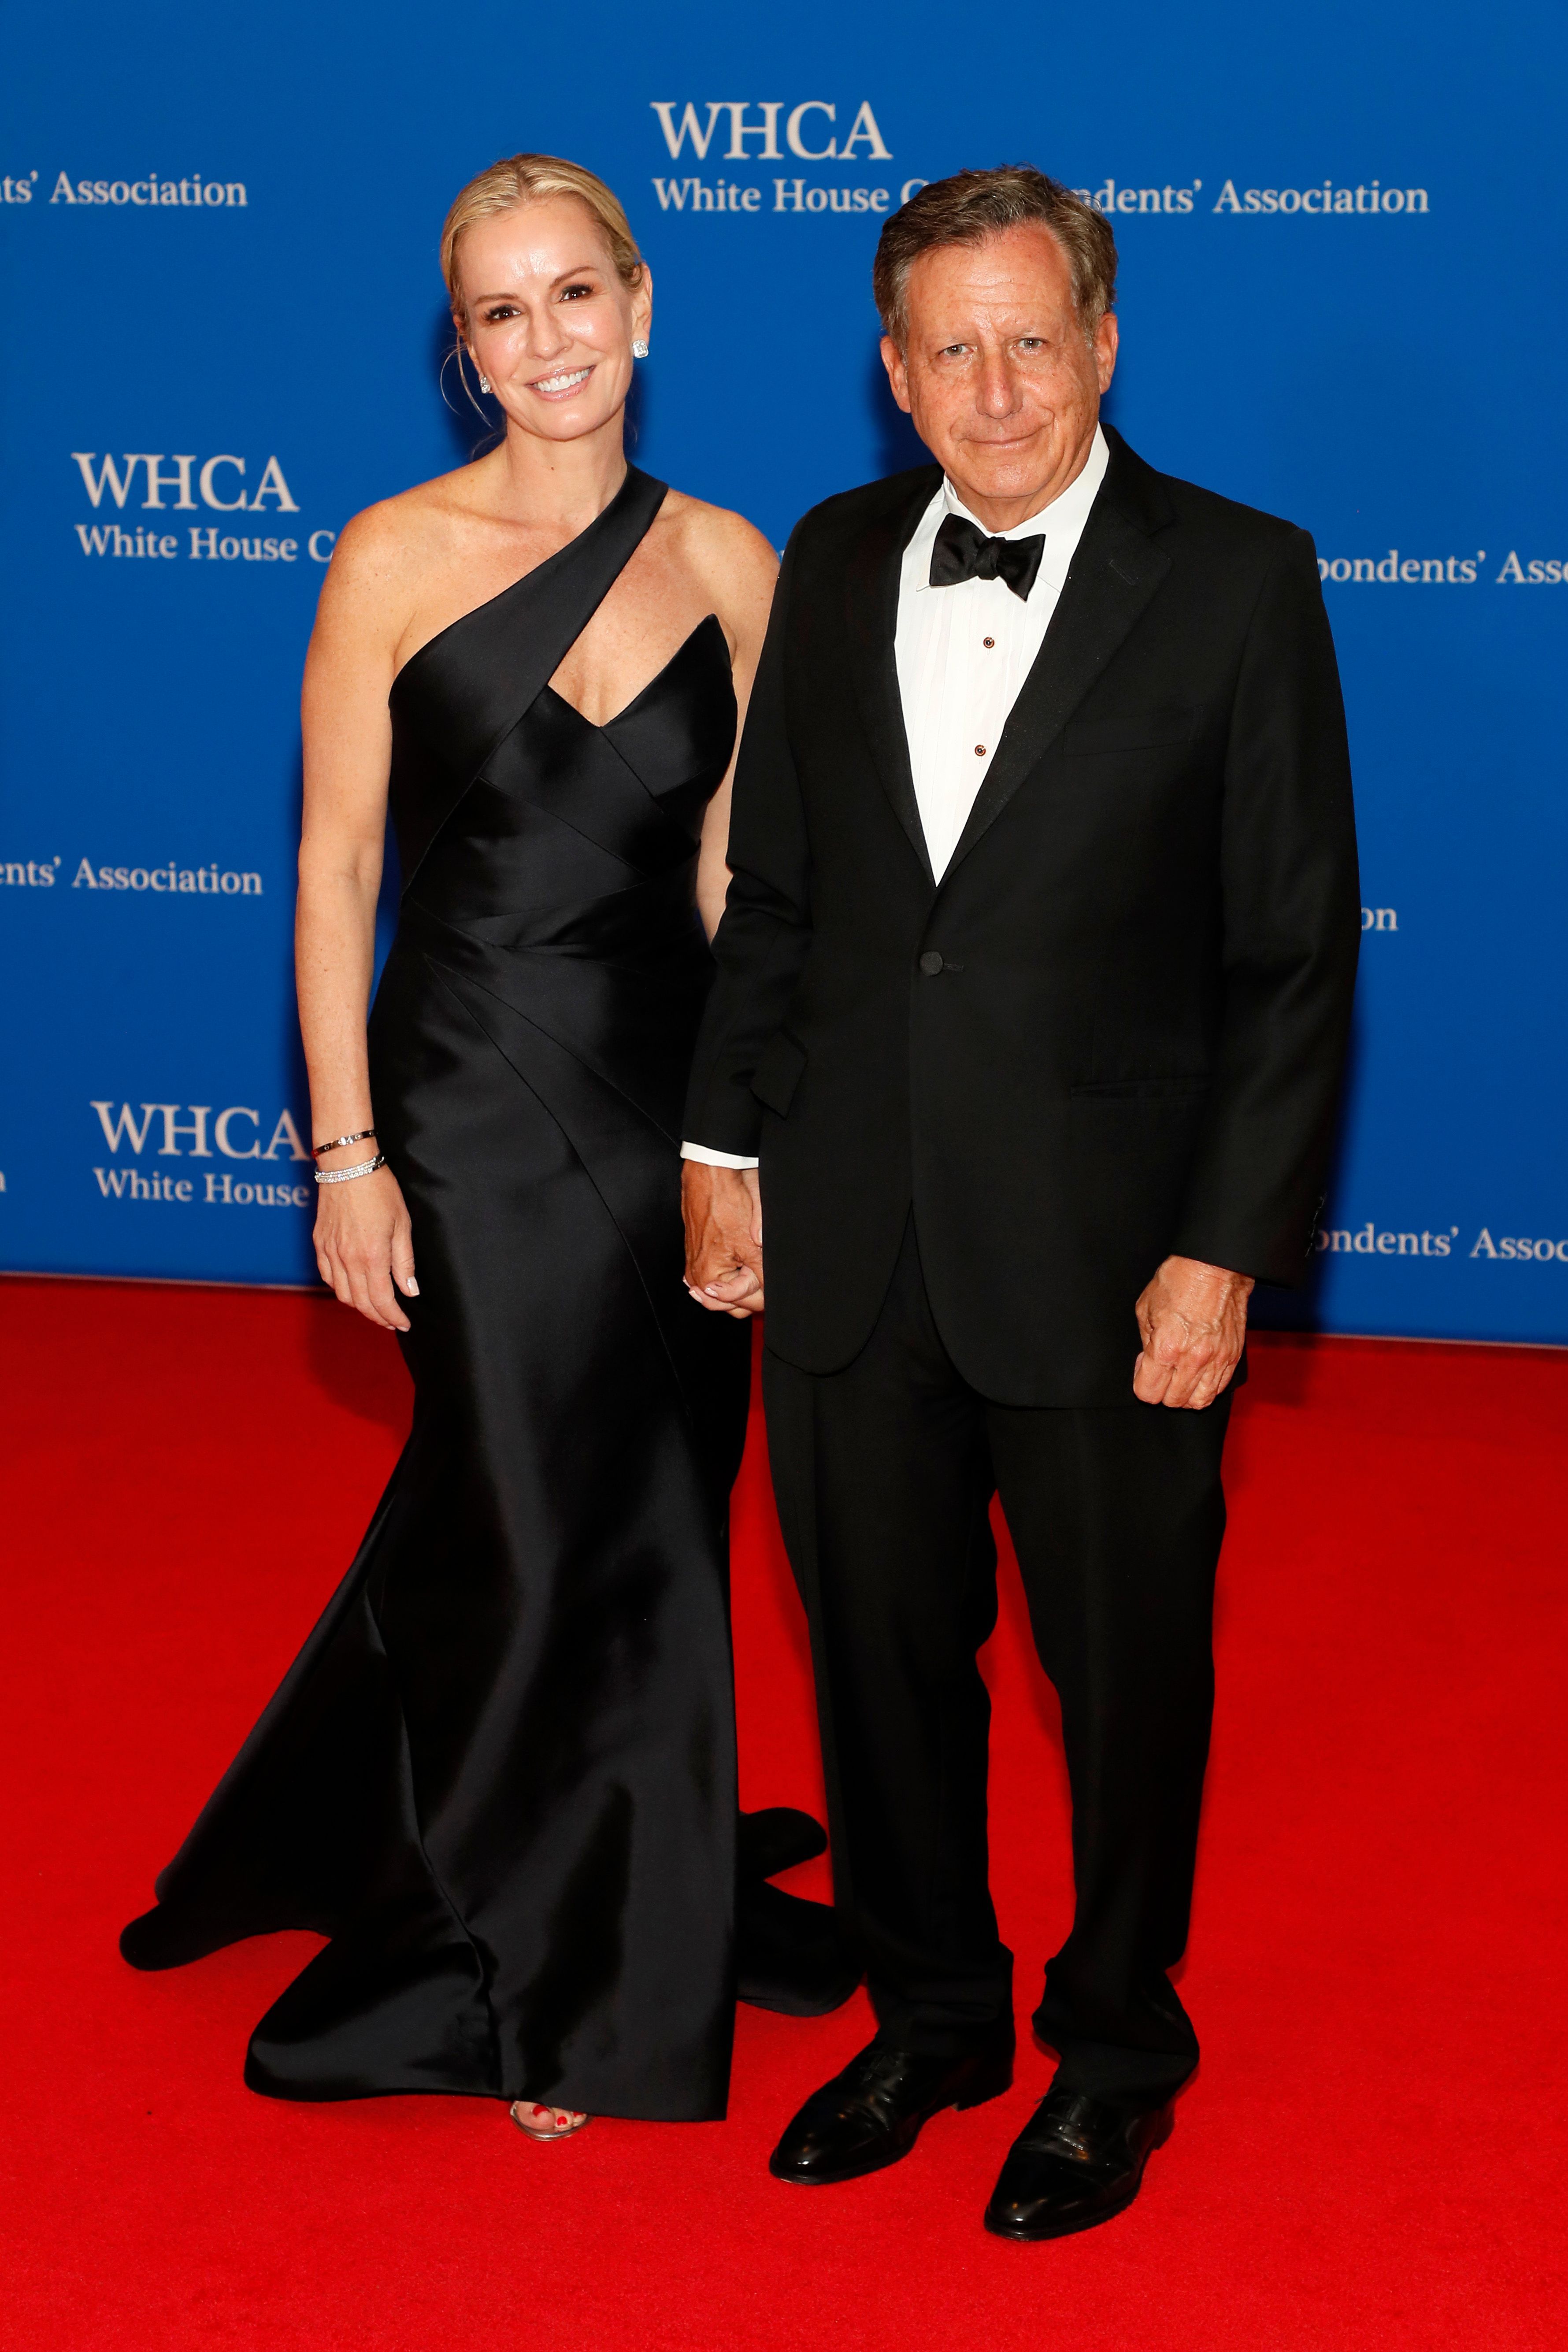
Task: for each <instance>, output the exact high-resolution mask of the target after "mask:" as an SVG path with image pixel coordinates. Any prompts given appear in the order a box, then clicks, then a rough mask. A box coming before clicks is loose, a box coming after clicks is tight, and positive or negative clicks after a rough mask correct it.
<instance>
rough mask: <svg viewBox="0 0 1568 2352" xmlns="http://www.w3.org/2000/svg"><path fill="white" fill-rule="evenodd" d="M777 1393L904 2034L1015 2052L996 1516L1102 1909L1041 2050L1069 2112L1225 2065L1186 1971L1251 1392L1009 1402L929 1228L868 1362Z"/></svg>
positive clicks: (818, 1627) (781, 1486)
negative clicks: (992, 1739)
mask: <svg viewBox="0 0 1568 2352" xmlns="http://www.w3.org/2000/svg"><path fill="white" fill-rule="evenodd" d="M1127 1370H1128V1378H1129V1381H1131V1373H1132V1366H1131V1363H1129V1365H1128V1368H1127ZM763 1377H764V1383H765V1387H764V1394H765V1397H766V1403H767V1419H768V1440H769V1449H770V1454H771V1458H772V1465H773V1484H774V1487H775V1491H776V1493H777V1496H778V1501H779V1511H780V1517H781V1520H782V1523H783V1527H784V1538H785V1541H786V1543H787V1545H788V1548H789V1552H790V1558H791V1560H792V1562H793V1564H794V1567H795V1574H796V1577H797V1579H798V1580H799V1582H800V1585H801V1588H802V1591H803V1594H804V1597H805V1604H806V1609H807V1612H808V1615H809V1617H810V1620H811V1629H812V1645H813V1654H814V1659H815V1665H816V1689H817V1708H818V1715H819V1719H820V1723H821V1728H822V1737H823V1752H824V1757H825V1760H826V1773H827V1783H828V1802H829V1809H830V1813H831V1817H832V1825H833V1846H834V1867H835V1875H836V1883H837V1892H838V1901H839V1903H840V1905H841V1906H844V1907H845V1908H846V1909H847V1912H848V1914H849V1916H850V1919H851V1922H852V1925H853V1928H854V1931H855V1933H856V1935H857V1937H858V1942H859V1945H860V1948H861V1951H862V1953H863V1955H864V1958H865V1960H866V1965H867V1973H868V1982H869V1987H870V1991H871V1998H872V2001H873V2003H874V2005H875V2008H876V2012H877V2018H878V2025H879V2034H880V2037H881V2038H882V2039H883V2040H885V2041H889V2042H896V2043H898V2044H900V2045H901V2046H902V2047H904V2048H906V2049H914V2050H921V2051H926V2052H931V2053H945V2052H956V2051H960V2050H963V2049H965V2048H968V2047H971V2046H973V2045H974V2044H976V2043H980V2042H990V2041H993V2040H994V2039H996V2038H999V2037H1000V2038H1010V2036H1011V2034H1012V2031H1013V2024H1012V2017H1013V2009H1012V1966H1013V1963H1012V1955H1011V1953H1010V1952H1009V1951H1008V1950H1007V1948H1006V1947H1005V1945H1004V1944H1003V1943H1002V1941H1001V1939H1000V1937H999V1936H998V1934H997V1928H996V1915H995V1912H994V1909H993V1907H992V1902H991V1895H990V1888H989V1885H988V1874H987V1863H986V1822H985V1806H986V1796H985V1792H986V1768H987V1744H988V1734H989V1728H990V1713H991V1710H990V1701H989V1699H988V1697H987V1695H986V1691H985V1686H984V1682H983V1681H982V1679H981V1675H980V1670H979V1667H978V1665H977V1664H976V1662H975V1654H976V1652H977V1651H978V1650H979V1648H980V1647H981V1645H982V1643H984V1641H985V1640H986V1638H987V1636H988V1635H989V1633H990V1632H991V1630H992V1627H993V1625H994V1622H995V1619H996V1580H995V1566H996V1559H995V1549H994V1543H993V1540H992V1537H991V1529H990V1524H989V1506H990V1502H991V1497H992V1495H993V1494H994V1493H998V1494H999V1495H1000V1496H1001V1500H1002V1507H1003V1509H1004V1511H1005V1514H1006V1518H1007V1525H1008V1528H1009V1531H1010V1533H1011V1535H1012V1538H1013V1541H1014V1545H1015V1548H1016V1551H1017V1555H1018V1562H1019V1567H1020V1569H1021V1570H1022V1573H1023V1581H1024V1590H1025V1593H1026V1598H1027V1601H1028V1607H1029V1616H1030V1622H1031V1623H1032V1625H1033V1628H1034V1635H1035V1642H1036V1645H1037V1649H1038V1652H1039V1655H1040V1660H1041V1663H1042V1664H1043V1665H1044V1667H1045V1669H1046V1672H1047V1675H1049V1676H1050V1678H1051V1681H1052V1682H1053V1683H1054V1685H1056V1688H1057V1692H1058V1696H1059V1698H1060V1701H1061V1710H1062V1737H1063V1743H1064V1746H1065V1748H1066V1754H1067V1764H1068V1776H1069V1780H1070V1782H1071V1788H1072V1802H1073V1864H1074V1875H1075V1882H1076V1886H1077V1907H1076V1913H1075V1916H1074V1921H1073V1927H1072V1932H1071V1934H1070V1935H1069V1936H1068V1940H1067V1942H1066V1944H1065V1945H1064V1946H1063V1948H1062V1949H1061V1950H1060V1951H1059V1952H1058V1954H1057V1955H1056V1957H1055V1958H1054V1959H1052V1960H1051V1961H1050V1962H1049V1964H1048V1966H1047V1971H1046V1990H1045V1998H1044V2000H1042V2001H1041V2003H1040V2006H1039V2008H1038V2009H1037V2011H1036V2012H1035V2024H1036V2027H1037V2031H1038V2032H1039V2034H1040V2037H1041V2039H1042V2040H1043V2041H1045V2042H1049V2043H1050V2045H1051V2046H1052V2048H1053V2049H1055V2050H1056V2051H1057V2052H1058V2054H1059V2056H1060V2059H1061V2070H1060V2073H1059V2074H1058V2082H1059V2083H1060V2084H1061V2085H1062V2087H1064V2088H1070V2089H1072V2090H1075V2091H1087V2092H1090V2093H1093V2094H1095V2095H1099V2096H1101V2097H1105V2098H1110V2099H1114V2100H1118V2101H1122V2102H1126V2103H1128V2104H1130V2105H1133V2104H1135V2105H1142V2104H1144V2103H1151V2104H1152V2103H1153V2102H1154V2101H1156V2100H1158V2099H1160V2098H1163V2097H1164V2096H1165V2095H1168V2094H1169V2093H1171V2092H1172V2091H1174V2090H1175V2089H1176V2088H1177V2087H1178V2086H1179V2085H1180V2084H1182V2083H1183V2082H1184V2081H1185V2079H1186V2077H1187V2076H1188V2075H1189V2074H1191V2072H1192V2070H1193V2068H1194V2065H1195V2064H1196V2063H1197V2054H1198V2047H1197V2039H1196V2036H1195V2035H1194V2032H1193V2028H1192V2025H1191V2023H1190V2021H1189V2020H1188V2018H1187V2015H1186V2012H1185V2011H1184V2009H1183V2007H1182V2004H1181V2002H1180V2000H1178V1999H1177V1997H1176V1994H1175V1992H1174V1991H1173V1988H1172V1986H1171V1983H1170V1979H1169V1978H1168V1976H1167V1975H1166V1970H1167V1969H1169V1968H1170V1967H1171V1966H1172V1965H1173V1962H1174V1961H1176V1960H1177V1959H1178V1958H1180V1956H1181V1953H1182V1949H1183V1947H1184V1944H1185V1941H1186V1934H1187V1916H1188V1910H1189V1906H1190V1902H1191V1895H1192V1883H1193V1868H1194V1854H1195V1849H1196V1843H1197V1828H1198V1811H1199V1806H1200V1803H1201V1800H1202V1794H1203V1779H1204V1768H1205V1762H1206V1760H1207V1755H1208V1741H1209V1722H1210V1717H1211V1713H1212V1708H1213V1697H1214V1666H1213V1655H1212V1645H1211V1626H1212V1617H1213V1596H1214V1578H1215V1563H1216V1561H1217V1559H1218V1557H1219V1548H1220V1540H1221V1537H1222V1535H1223V1533H1224V1529H1225V1499H1224V1496H1223V1493H1222V1491H1221V1486H1220V1455H1221V1452H1222V1449H1223V1447H1224V1444H1225V1432H1226V1422H1227V1420H1228V1418H1229V1409H1230V1398H1229V1394H1228V1392H1227V1393H1226V1395H1225V1396H1222V1397H1221V1398H1220V1399H1219V1400H1218V1402H1216V1403H1215V1404H1213V1405H1211V1406H1210V1407H1209V1408H1208V1409H1207V1410H1206V1411H1205V1412H1176V1411H1171V1410H1168V1409H1167V1408H1165V1407H1164V1406H1152V1405H1141V1404H1138V1403H1135V1402H1129V1403H1128V1404H1127V1405H1125V1406H1120V1407H1111V1408H1100V1409H1090V1408H1079V1407H1058V1408H1046V1409H1028V1408H1017V1407H1012V1406H1006V1405H998V1404H994V1403H992V1402H989V1401H988V1400H987V1399H986V1398H984V1397H983V1396H981V1395H980V1394H979V1393H978V1392H977V1391H975V1390H973V1389H972V1388H971V1387H970V1386H969V1385H968V1384H967V1382H966V1381H964V1380H963V1377H962V1376H961V1375H960V1373H959V1372H958V1370H956V1369H955V1367H954V1365H953V1363H952V1360H951V1359H950V1357H949V1356H948V1353H947V1350H946V1349H945V1348H944V1347H943V1345H942V1338H941V1335H940V1334H939V1332H938V1330H937V1328H936V1324H935V1321H934V1318H933V1317H932V1314H931V1306H930V1302H929V1300H928V1298H927V1296H926V1288H925V1283H924V1279H923V1277H922V1276H921V1263H920V1253H919V1248H918V1245H917V1243H916V1239H915V1231H914V1223H913V1220H912V1218H911V1220H910V1228H909V1231H908V1233H907V1234H906V1235H905V1240H904V1246H903V1251H902V1254H901V1255H900V1260H899V1264H898V1267H897V1269H896V1271H895V1273H894V1276H893V1280H892V1284H891V1286H890V1287H889V1293H888V1297H887V1298H886V1300H885V1302H884V1304H883V1307H882V1310H881V1313H880V1316H879V1319H878V1322H877V1325H876V1328H875V1329H874V1330H873V1332H872V1334H871V1337H870V1339H868V1341H867V1343H866V1346H865V1347H864V1348H863V1349H862V1350H861V1352H860V1354H859V1355H858V1357H857V1358H856V1359H855V1360H854V1362H853V1363H851V1364H850V1365H849V1366H848V1367H847V1369H846V1370H843V1371H841V1372H836V1373H833V1374H830V1375H827V1376H826V1377H821V1376H817V1375H814V1374H812V1373H808V1372H803V1371H800V1370H797V1369H796V1368H795V1367H794V1366H792V1365H789V1364H786V1363H784V1362H783V1361H782V1360H780V1359H779V1358H778V1357H776V1356H773V1354H771V1353H770V1354H768V1355H767V1356H766V1358H765V1360H764V1374H763Z"/></svg>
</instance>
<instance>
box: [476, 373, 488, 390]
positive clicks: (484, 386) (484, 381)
mask: <svg viewBox="0 0 1568 2352" xmlns="http://www.w3.org/2000/svg"><path fill="white" fill-rule="evenodd" d="M489 388H490V380H489V376H488V375H482V376H480V378H479V390H480V391H481V392H489Z"/></svg>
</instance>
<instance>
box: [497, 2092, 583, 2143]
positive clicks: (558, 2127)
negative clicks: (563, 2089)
mask: <svg viewBox="0 0 1568 2352" xmlns="http://www.w3.org/2000/svg"><path fill="white" fill-rule="evenodd" d="M511 2119H512V2121H513V2123H514V2124H515V2125H516V2126H517V2127H518V2129H519V2131H525V2132H526V2133H527V2134H528V2137H529V2138H530V2139H570V2138H571V2137H572V2135H573V2133H574V2132H580V2131H581V2130H582V2128H583V2126H584V2124H585V2123H586V2122H587V2120H588V2118H587V2116H580V2115H579V2114H578V2113H577V2112H576V2110H575V2108H574V2107H543V2106H541V2105H540V2104H539V2102H538V2101H537V2100H536V2099H514V2100H513V2101H512V2103H511Z"/></svg>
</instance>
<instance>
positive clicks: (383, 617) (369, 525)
mask: <svg viewBox="0 0 1568 2352" xmlns="http://www.w3.org/2000/svg"><path fill="white" fill-rule="evenodd" d="M474 471H475V469H474V468H473V467H468V466H464V467H458V469H457V470H456V471H455V472H453V473H450V474H438V475H437V476H436V478H434V479H433V480H431V481H428V482H417V483H416V484H415V485H414V487H413V488H411V489H406V490H399V491H397V492H396V493H395V495H394V496H393V497H391V498H388V499H377V500H376V501H375V503H374V506H368V507H363V508H362V509H360V511H359V513H358V514H356V515H353V516H351V517H350V519H349V520H348V521H347V522H346V523H345V524H344V525H343V527H342V530H341V531H340V532H339V534H338V539H337V543H336V545H335V546H334V547H333V549H332V558H331V564H330V566H329V567H328V572H327V577H326V581H325V583H324V584H323V591H322V602H323V604H324V605H327V606H329V607H331V606H333V605H335V606H336V607H338V608H339V610H340V611H342V612H344V613H345V614H346V613H347V612H349V611H352V612H353V613H354V614H356V615H359V616H363V619H365V620H366V621H368V622H372V623H379V622H384V623H385V624H386V625H388V626H390V627H392V628H393V629H395V630H396V629H400V628H401V627H402V626H403V625H404V623H405V620H406V618H407V615H408V614H409V612H410V611H411V610H412V608H413V606H414V604H415V603H416V601H417V600H418V598H419V595H420V593H421V591H422V589H423V588H424V586H425V585H426V583H427V582H428V581H429V579H430V576H431V573H432V572H434V571H437V570H439V569H441V568H442V567H444V566H447V565H450V564H452V563H453V562H460V561H461V559H462V553H463V544H464V540H465V536H466V528H467V527H471V525H472V524H473V522H474V521H475V520H478V519H479V516H480V515H481V514H482V512H483V506H482V502H481V499H479V497H478V496H476V491H477V490H478V488H479V486H478V484H477V483H476V482H475V481H474V478H473V476H474Z"/></svg>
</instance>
